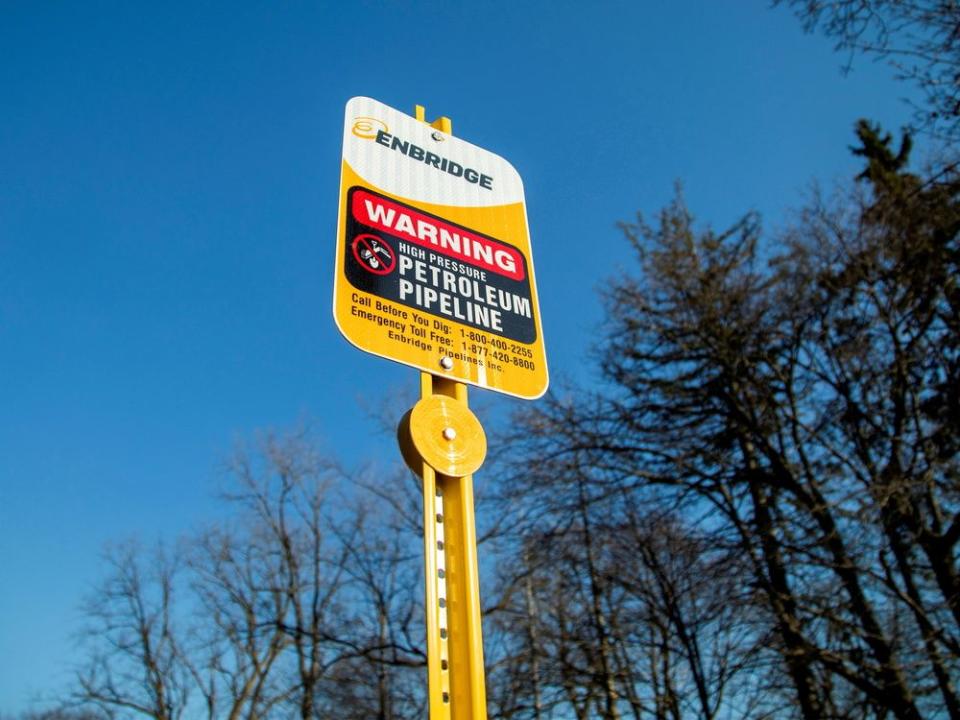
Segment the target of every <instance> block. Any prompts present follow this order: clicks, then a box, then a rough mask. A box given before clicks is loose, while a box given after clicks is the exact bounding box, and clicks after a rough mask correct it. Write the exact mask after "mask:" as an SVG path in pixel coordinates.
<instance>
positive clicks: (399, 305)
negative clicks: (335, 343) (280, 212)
mask: <svg viewBox="0 0 960 720" xmlns="http://www.w3.org/2000/svg"><path fill="white" fill-rule="evenodd" d="M336 261H337V262H336V276H335V282H334V317H335V319H336V321H337V325H338V327H339V328H340V330H341V332H342V333H343V334H344V335H345V336H346V338H347V339H348V340H349V341H350V342H352V343H353V344H354V345H356V346H357V347H359V348H361V349H363V350H366V351H368V352H371V353H374V354H376V355H379V356H381V357H386V358H389V359H391V360H395V361H397V362H401V363H404V364H406V365H411V366H413V367H417V368H419V369H421V370H425V371H427V372H431V373H434V374H437V375H445V376H447V377H450V378H452V379H456V380H459V381H461V382H466V383H470V384H473V385H477V386H479V387H484V388H488V389H491V390H497V391H499V392H504V393H507V394H510V395H515V396H518V397H524V398H535V397H539V396H540V395H542V394H543V393H544V392H545V391H546V388H547V382H548V379H547V378H548V375H547V367H546V355H545V352H544V346H543V339H542V336H541V330H540V317H539V310H538V305H537V296H536V285H535V282H534V274H533V262H532V257H531V253H530V240H529V234H528V230H527V222H526V210H525V207H524V203H523V186H522V183H521V182H520V178H519V176H518V175H517V173H516V171H515V170H514V169H513V167H512V166H511V165H510V164H509V163H507V162H506V161H505V160H503V159H502V158H500V157H499V156H497V155H494V154H493V153H489V152H487V151H485V150H481V149H480V148H477V147H475V146H473V145H470V144H469V143H466V142H464V141H462V140H460V139H459V138H454V137H452V136H450V135H447V134H445V133H441V132H440V131H438V130H436V129H434V128H432V127H431V126H429V125H427V124H425V123H422V122H419V121H417V120H415V119H414V118H412V117H410V116H408V115H405V114H403V113H400V112H399V111H397V110H393V109H391V108H389V107H387V106H385V105H383V104H381V103H378V102H377V101H375V100H371V99H369V98H354V99H352V100H351V101H350V102H349V103H348V104H347V112H346V123H345V129H344V156H343V166H342V179H341V189H340V220H339V233H338V246H337V259H336Z"/></svg>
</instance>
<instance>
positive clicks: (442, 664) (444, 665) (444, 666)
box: [440, 660, 450, 670]
mask: <svg viewBox="0 0 960 720" xmlns="http://www.w3.org/2000/svg"><path fill="white" fill-rule="evenodd" d="M448 667H450V663H448V662H447V661H446V660H441V661H440V669H441V670H446V669H447V668H448Z"/></svg>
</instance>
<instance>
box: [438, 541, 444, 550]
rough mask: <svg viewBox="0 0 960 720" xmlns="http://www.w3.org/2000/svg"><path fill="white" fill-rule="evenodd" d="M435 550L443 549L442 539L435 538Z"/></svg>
mask: <svg viewBox="0 0 960 720" xmlns="http://www.w3.org/2000/svg"><path fill="white" fill-rule="evenodd" d="M437 550H443V540H437Z"/></svg>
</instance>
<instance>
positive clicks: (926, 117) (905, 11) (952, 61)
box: [775, 0, 960, 141]
mask: <svg viewBox="0 0 960 720" xmlns="http://www.w3.org/2000/svg"><path fill="white" fill-rule="evenodd" d="M775 1H776V3H777V4H786V5H788V6H790V7H791V8H793V9H794V11H795V13H796V14H797V16H798V17H799V18H800V19H801V21H802V22H803V24H804V27H805V28H806V29H807V30H810V31H813V30H816V29H819V30H821V31H822V32H823V33H825V34H826V35H827V36H828V37H830V38H832V39H834V40H835V41H836V46H837V49H838V50H840V51H844V52H847V53H848V54H849V58H848V61H847V68H849V67H850V65H851V64H852V59H853V56H854V55H858V54H863V55H866V56H868V57H874V58H878V59H883V60H887V61H889V63H890V64H891V65H892V66H893V68H894V69H895V71H896V73H897V75H898V77H900V78H901V79H903V80H906V81H907V82H910V83H912V84H914V85H916V87H917V88H918V89H919V90H920V91H921V92H922V93H923V94H924V105H922V106H919V107H918V108H917V121H918V125H919V126H920V127H927V128H931V129H933V130H934V132H936V133H938V134H942V135H944V136H945V137H946V138H947V139H949V140H951V141H952V140H956V139H957V137H958V135H960V32H958V27H960V3H958V2H956V0H830V1H829V2H827V1H826V0H775Z"/></svg>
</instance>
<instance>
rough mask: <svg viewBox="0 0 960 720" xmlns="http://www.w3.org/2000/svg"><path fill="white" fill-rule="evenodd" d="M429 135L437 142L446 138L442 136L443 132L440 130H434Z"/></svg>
mask: <svg viewBox="0 0 960 720" xmlns="http://www.w3.org/2000/svg"><path fill="white" fill-rule="evenodd" d="M430 137H432V138H433V139H434V140H436V141H437V142H443V141H444V140H446V138H445V137H444V136H443V133H442V132H440V131H439V130H434V131H433V132H432V133H430Z"/></svg>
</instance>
